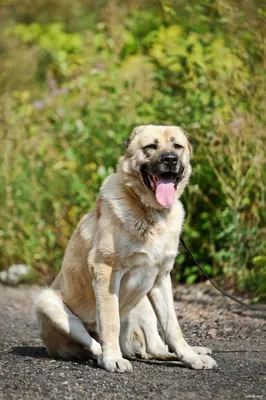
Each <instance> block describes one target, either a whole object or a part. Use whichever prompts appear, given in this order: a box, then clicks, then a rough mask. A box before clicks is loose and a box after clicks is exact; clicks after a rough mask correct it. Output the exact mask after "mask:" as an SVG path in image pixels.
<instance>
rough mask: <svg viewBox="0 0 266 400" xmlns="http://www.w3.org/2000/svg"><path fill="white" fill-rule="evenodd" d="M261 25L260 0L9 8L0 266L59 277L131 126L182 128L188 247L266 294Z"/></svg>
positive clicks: (244, 286)
mask: <svg viewBox="0 0 266 400" xmlns="http://www.w3.org/2000/svg"><path fill="white" fill-rule="evenodd" d="M29 5H30V7H29ZM265 21H266V13H265V10H264V9H262V8H261V5H260V4H259V2H256V1H252V0H249V1H246V2H243V4H242V3H240V2H238V1H236V0H235V1H229V0H213V1H211V0H202V1H200V2H197V1H196V0H192V1H190V2H185V1H181V0H176V1H173V2H171V1H170V0H167V1H165V0H161V1H158V2H153V1H145V2H140V1H138V0H135V1H133V2H132V1H129V0H128V1H123V2H122V1H118V0H117V1H114V0H113V1H107V0H106V1H104V0H102V1H97V2H96V1H92V0H86V1H85V0H77V1H76V2H75V5H74V3H72V2H70V1H69V0H53V1H50V0H46V1H42V0H36V1H35V2H34V4H33V3H29V0H24V1H23V2H20V3H16V2H15V1H12V0H6V3H4V4H3V5H2V4H1V16H0V22H1V25H0V26H1V27H0V30H1V33H2V35H1V37H2V38H1V44H0V56H1V57H0V68H1V71H2V73H1V77H0V85H1V98H0V106H1V115H0V129H1V131H0V135H1V149H0V155H1V158H0V179H1V185H0V196H1V199H2V204H1V208H0V220H1V226H0V247H1V253H0V266H1V268H7V267H8V266H9V265H10V264H12V263H16V262H19V263H22V262H25V263H27V264H29V265H31V266H32V268H33V270H34V274H35V275H34V276H37V277H38V279H39V281H50V280H51V279H52V277H53V276H54V275H55V273H56V271H58V270H59V268H60V265H61V261H62V256H63V252H64V248H65V246H66V244H67V241H68V239H69V237H70V235H71V233H72V232H73V229H74V228H75V226H76V224H77V222H78V220H79V218H80V217H81V216H82V215H83V214H84V213H85V212H87V211H88V210H90V209H92V208H93V206H94V201H95V199H96V196H97V193H98V190H99V186H100V184H101V183H102V181H103V179H104V178H105V177H106V176H107V175H108V174H110V173H111V172H113V171H114V170H115V167H116V163H117V160H118V158H119V157H120V156H121V155H122V154H123V151H124V150H123V143H124V140H125V138H126V137H127V136H128V135H129V134H130V132H131V130H132V128H133V127H134V126H135V125H138V124H146V123H154V124H176V125H181V126H182V127H184V128H185V130H186V131H187V132H188V134H189V136H191V137H192V138H193V139H194V141H195V146H194V147H195V150H194V157H193V168H194V172H193V177H192V179H191V183H190V185H189V188H188V190H187V191H186V193H185V195H184V197H183V201H184V203H185V207H186V210H187V219H186V225H185V233H184V236H185V239H186V241H187V243H188V245H189V246H190V247H191V249H193V253H194V254H195V256H196V257H197V258H198V260H199V261H200V262H201V263H202V264H203V266H204V267H205V269H206V271H207V272H208V273H209V274H210V275H211V276H216V275H218V276H221V277H223V278H224V279H225V280H226V281H227V282H229V283H230V284H233V285H237V287H238V288H239V289H240V290H248V291H250V292H252V293H253V295H254V298H255V299H256V300H258V299H260V298H263V297H265V295H266V242H265V237H266V228H265V222H266V213H265V201H266V199H265V197H266V168H265V163H266V162H265V161H266V156H265V146H266V137H265V85H264V73H265V69H264V66H265V62H266V59H265V54H266V52H265V42H264V40H263V39H264V38H263V33H264V30H265ZM177 261H178V263H177V266H176V270H175V271H176V278H177V279H181V280H185V281H186V282H187V283H194V282H195V281H197V280H198V279H200V273H199V272H198V270H197V268H195V266H193V264H191V261H190V260H189V258H188V257H187V255H186V254H184V252H182V254H180V255H179V256H178V259H177Z"/></svg>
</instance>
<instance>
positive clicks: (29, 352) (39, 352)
mask: <svg viewBox="0 0 266 400" xmlns="http://www.w3.org/2000/svg"><path fill="white" fill-rule="evenodd" d="M9 353H11V354H14V355H16V356H20V357H26V358H38V359H44V358H46V359H49V360H56V361H61V362H69V361H65V360H58V359H53V358H51V357H50V356H49V355H48V353H47V350H46V348H45V347H42V346H38V347H37V346H36V347H35V346H16V347H13V348H12V349H11V350H10V351H9ZM73 361H75V362H76V363H78V364H84V363H86V364H88V361H87V362H86V361H81V360H73ZM131 361H133V362H136V363H138V362H140V363H145V364H149V365H155V366H161V365H164V366H167V367H179V368H185V366H184V365H183V364H182V363H181V362H178V361H176V360H175V361H174V360H172V361H163V360H144V359H139V358H132V359H131ZM89 364H90V365H91V366H92V367H93V368H97V364H96V362H95V361H94V362H93V361H91V362H89Z"/></svg>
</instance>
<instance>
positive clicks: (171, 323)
mask: <svg viewBox="0 0 266 400" xmlns="http://www.w3.org/2000/svg"><path fill="white" fill-rule="evenodd" d="M149 299H150V301H151V303H152V305H153V308H154V310H155V313H156V315H157V318H158V320H159V323H160V325H161V328H162V331H163V334H164V339H165V342H166V344H168V346H169V347H170V349H172V350H173V351H174V352H175V353H176V355H177V357H178V358H179V360H180V361H182V362H183V363H184V364H185V365H186V366H188V367H190V368H193V369H211V368H213V367H215V366H216V362H215V361H214V360H213V359H212V358H211V357H209V356H208V355H198V354H196V352H195V351H194V350H193V349H192V348H191V347H190V346H189V345H188V343H187V342H186V341H185V339H184V337H183V334H182V331H181V328H180V326H179V324H178V321H177V317H176V313H175V308H174V300H173V293H172V284H171V278H170V273H169V272H168V273H164V274H162V275H160V276H159V277H158V278H157V280H156V282H155V284H154V287H153V288H152V290H151V292H150V293H149Z"/></svg>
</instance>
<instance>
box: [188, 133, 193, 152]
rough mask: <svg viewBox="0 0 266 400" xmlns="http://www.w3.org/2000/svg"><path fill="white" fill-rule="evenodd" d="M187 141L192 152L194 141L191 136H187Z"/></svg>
mask: <svg viewBox="0 0 266 400" xmlns="http://www.w3.org/2000/svg"><path fill="white" fill-rule="evenodd" d="M187 143H188V148H189V152H190V153H192V151H193V141H192V139H191V137H189V136H188V137H187Z"/></svg>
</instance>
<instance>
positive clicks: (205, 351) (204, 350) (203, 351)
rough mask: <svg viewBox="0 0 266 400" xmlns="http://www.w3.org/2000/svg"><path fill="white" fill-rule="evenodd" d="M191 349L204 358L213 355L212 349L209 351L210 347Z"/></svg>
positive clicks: (193, 347)
mask: <svg viewBox="0 0 266 400" xmlns="http://www.w3.org/2000/svg"><path fill="white" fill-rule="evenodd" d="M191 348H192V350H194V351H195V353H196V354H201V355H204V356H206V355H207V354H212V351H211V349H208V347H198V346H191Z"/></svg>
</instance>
